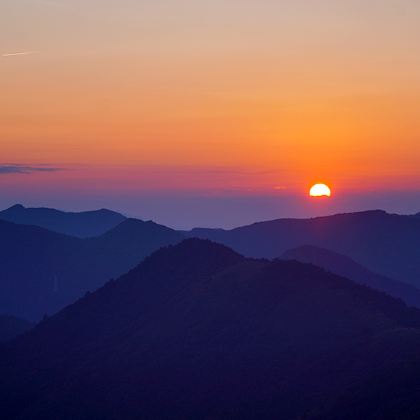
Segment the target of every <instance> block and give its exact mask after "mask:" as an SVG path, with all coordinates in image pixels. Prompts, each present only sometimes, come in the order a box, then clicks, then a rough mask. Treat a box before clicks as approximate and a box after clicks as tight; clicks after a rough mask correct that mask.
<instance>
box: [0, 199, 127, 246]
mask: <svg viewBox="0 0 420 420" xmlns="http://www.w3.org/2000/svg"><path fill="white" fill-rule="evenodd" d="M0 219H1V220H6V221H8V222H13V223H17V224H21V225H33V226H39V227H43V228H45V229H49V230H52V231H53V232H58V233H64V234H66V235H71V236H77V237H79V238H88V237H92V236H98V235H102V234H103V233H105V232H107V231H108V230H110V229H112V228H114V227H115V226H117V225H118V224H120V223H122V222H123V221H124V220H125V219H126V218H125V216H123V215H122V214H119V213H115V212H113V211H111V210H106V209H102V210H96V211H85V212H81V213H70V212H64V211H59V210H55V209H48V208H25V207H24V206H22V205H21V204H17V205H15V206H13V207H10V208H9V209H6V210H3V211H0Z"/></svg>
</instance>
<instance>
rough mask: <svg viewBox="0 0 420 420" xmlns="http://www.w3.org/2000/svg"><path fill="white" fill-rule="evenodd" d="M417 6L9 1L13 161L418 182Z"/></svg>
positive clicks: (291, 186)
mask: <svg viewBox="0 0 420 420" xmlns="http://www.w3.org/2000/svg"><path fill="white" fill-rule="evenodd" d="M210 3H211V4H210ZM419 21H420V2H418V1H415V0H369V1H366V0H363V1H362V0H360V1H359V0H346V1H340V2H338V1H336V0H328V1H327V0H317V1H314V0H306V1H303V0H290V1H281V2H280V1H274V0H265V1H255V0H254V1H250V0H241V1H240V0H231V1H230V0H223V1H222V0H215V1H212V2H208V1H202V0H194V1H193V0H176V1H175V0H166V1H163V0H162V1H161V0H156V1H153V2H151V1H135V0H118V1H117V0H101V1H100V0H84V1H82V0H61V1H60V0H54V1H53V0H3V1H2V2H1V4H0V92H1V96H0V156H1V157H0V161H1V162H0V164H1V163H17V164H31V165H34V164H51V165H55V166H59V167H63V168H67V169H68V168H72V170H71V171H68V170H63V171H60V172H56V173H54V175H53V176H50V175H51V174H45V173H44V174H42V179H43V181H42V182H43V183H44V185H45V188H47V186H48V185H49V184H51V183H53V184H54V183H56V184H57V183H60V182H62V183H63V185H70V184H71V183H75V184H74V185H79V186H81V185H82V184H85V185H91V186H92V188H99V187H100V186H101V185H102V187H105V186H109V185H113V186H115V188H122V187H123V186H124V187H127V186H129V185H132V184H135V185H136V186H137V187H139V186H141V185H144V188H145V189H162V190H165V189H171V188H172V189H175V190H176V189H180V190H188V189H189V188H190V189H192V190H206V191H211V190H223V189H227V190H233V191H244V192H246V191H249V190H251V191H253V192H255V193H267V192H269V191H280V190H282V191H283V190H289V191H291V192H296V191H301V190H304V189H306V188H307V185H308V184H310V183H312V182H316V181H319V180H324V181H326V182H329V183H331V184H333V185H336V186H337V187H340V188H342V189H348V190H360V189H362V190H363V189H365V190H375V189H388V188H393V189H401V188H402V189H413V190H418V189H420V173H419V172H420V171H419V169H418V162H419V161H420V118H419V117H420V101H419V99H420V41H419V40H420V25H418V22H419ZM20 52H27V53H28V54H25V55H23V54H22V55H13V54H15V53H20ZM11 54H12V55H11ZM81 167H83V168H84V169H83V170H81V169H80V168H81ZM86 167H88V168H89V170H87V169H86ZM156 167H158V168H165V174H166V175H165V176H163V175H162V174H161V172H160V175H156V173H157V172H156V170H155V169H150V168H156ZM133 168H135V169H133ZM185 168H187V170H186V169H185ZM191 168H192V169H191ZM212 168H213V169H214V168H216V169H217V168H223V171H222V172H223V174H224V175H223V176H220V175H218V176H215V175H214V173H212V171H211V169H212ZM185 170H186V171H187V172H188V171H189V172H188V173H189V174H190V175H189V176H180V175H179V172H180V171H181V172H182V171H184V172H185ZM77 172H78V174H76V173H77ZM158 172H159V171H158ZM238 173H240V174H241V175H238ZM197 174H198V175H197ZM39 176H40V175H39V174H38V178H39ZM19 177H20V175H16V174H15V175H13V176H12V175H9V179H8V181H7V182H6V181H5V180H4V179H3V180H0V186H1V183H3V184H4V183H7V185H10V184H12V183H13V182H16V183H22V182H25V183H27V184H28V185H29V184H31V183H32V182H35V178H33V180H32V181H31V180H29V177H26V178H25V179H24V181H22V178H21V177H20V178H19ZM3 178H4V176H3ZM12 178H13V179H12ZM226 186H227V187H226Z"/></svg>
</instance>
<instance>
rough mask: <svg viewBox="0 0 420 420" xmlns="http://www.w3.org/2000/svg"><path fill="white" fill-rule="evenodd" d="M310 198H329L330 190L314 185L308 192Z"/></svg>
mask: <svg viewBox="0 0 420 420" xmlns="http://www.w3.org/2000/svg"><path fill="white" fill-rule="evenodd" d="M309 195H310V196H311V197H331V188H330V187H329V186H328V185H325V184H315V185H314V186H313V187H312V188H311V189H310V191H309Z"/></svg>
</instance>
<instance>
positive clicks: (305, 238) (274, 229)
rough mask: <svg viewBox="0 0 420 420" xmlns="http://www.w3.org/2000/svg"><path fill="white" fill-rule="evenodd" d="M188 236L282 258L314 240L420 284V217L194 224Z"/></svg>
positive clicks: (360, 216)
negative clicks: (221, 226) (228, 225)
mask: <svg viewBox="0 0 420 420" xmlns="http://www.w3.org/2000/svg"><path fill="white" fill-rule="evenodd" d="M188 235H189V236H193V237H197V238H205V239H211V240H213V241H216V242H219V243H223V244H225V245H227V246H229V247H231V248H233V249H235V250H236V251H237V252H240V253H241V254H244V255H247V256H252V257H258V258H261V257H265V258H277V257H278V256H279V255H281V254H282V253H283V252H285V251H287V250H288V249H292V248H296V247H299V246H303V245H313V246H317V247H321V248H326V249H330V250H332V251H334V252H337V253H340V254H344V255H347V256H349V257H350V258H352V259H354V260H355V261H357V262H358V263H360V264H362V265H363V266H365V267H367V268H368V269H369V270H371V271H373V272H375V273H380V274H382V275H384V276H387V277H390V278H393V279H396V280H399V281H402V282H404V283H411V284H413V285H415V286H417V287H420V258H419V257H420V254H419V250H420V218H418V217H413V216H399V215H395V214H388V213H386V212H384V211H380V210H378V211H368V212H362V213H350V214H340V215H336V216H328V217H318V218H314V219H279V220H274V221H271V222H261V223H256V224H253V225H250V226H244V227H240V228H237V229H233V230H222V229H194V230H192V231H191V232H189V233H188Z"/></svg>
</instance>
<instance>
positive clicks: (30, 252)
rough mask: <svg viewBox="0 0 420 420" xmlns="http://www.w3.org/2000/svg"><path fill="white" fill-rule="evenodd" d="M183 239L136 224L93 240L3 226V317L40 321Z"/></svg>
mask: <svg viewBox="0 0 420 420" xmlns="http://www.w3.org/2000/svg"><path fill="white" fill-rule="evenodd" d="M182 239H183V236H182V235H181V234H180V233H178V232H176V231H174V230H172V229H169V228H167V227H165V226H161V225H158V224H156V223H153V222H143V221H140V220H134V219H127V220H125V221H124V222H122V223H121V224H119V225H118V226H117V227H115V228H114V229H112V230H111V231H109V232H107V233H105V234H104V235H102V236H99V237H95V238H91V239H79V238H75V237H72V236H66V235H62V234H59V233H55V232H51V231H49V230H46V229H43V228H40V227H36V226H27V225H17V224H14V223H9V222H5V221H0V308H1V311H2V312H4V313H7V314H11V315H15V316H19V317H23V318H26V319H30V320H35V321H37V320H39V319H40V318H41V317H43V316H44V314H46V313H47V314H51V313H54V312H56V311H57V310H59V309H61V308H63V307H64V306H65V305H67V304H69V303H71V302H73V301H74V300H76V299H77V298H79V297H81V296H82V295H83V294H84V293H86V292H87V291H93V290H95V289H97V288H98V287H100V286H102V285H103V284H104V283H105V282H106V281H108V280H109V279H110V278H114V277H117V276H120V275H121V274H124V273H125V272H127V271H128V270H130V269H131V268H133V267H134V266H136V265H137V264H138V263H139V262H140V261H141V260H142V259H143V258H144V257H146V256H148V255H150V254H151V253H152V252H154V251H156V250H157V249H159V248H160V247H162V246H165V245H168V244H174V243H177V242H179V241H181V240H182Z"/></svg>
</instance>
